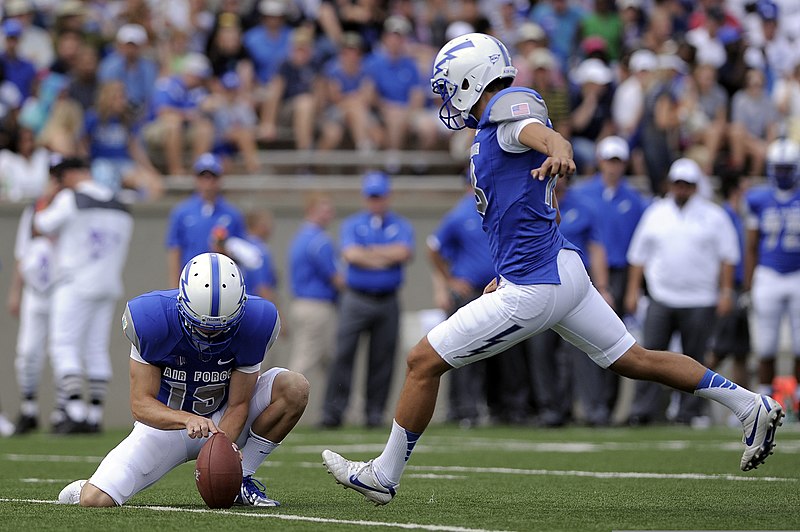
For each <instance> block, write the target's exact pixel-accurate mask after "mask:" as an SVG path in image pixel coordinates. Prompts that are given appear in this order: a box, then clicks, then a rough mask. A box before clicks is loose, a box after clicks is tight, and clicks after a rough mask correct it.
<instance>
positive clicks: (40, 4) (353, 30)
mask: <svg viewBox="0 0 800 532" xmlns="http://www.w3.org/2000/svg"><path fill="white" fill-rule="evenodd" d="M2 20H3V23H2V27H1V28H0V49H1V50H2V56H1V59H2V60H1V61H0V66H2V69H0V87H1V88H2V90H0V104H1V105H0V133H2V134H1V135H0V148H2V154H1V155H0V183H2V189H1V190H0V196H2V198H3V199H6V200H11V201H19V200H28V199H32V198H35V197H37V196H38V194H39V193H40V192H41V190H42V189H43V186H44V183H45V181H46V164H45V163H44V161H45V158H44V155H43V152H44V150H49V151H55V152H58V153H61V154H63V155H66V156H71V155H81V156H87V157H89V158H90V159H91V161H92V173H93V175H94V176H95V179H97V180H100V181H103V182H105V183H107V184H110V185H112V186H113V187H114V188H120V187H123V186H124V187H125V188H131V189H133V190H135V191H137V192H138V193H139V194H138V196H139V198H140V199H143V198H157V197H159V196H160V194H161V193H162V189H163V183H162V179H161V176H162V175H163V174H186V173H187V172H186V169H187V168H188V166H187V164H185V163H187V162H190V161H193V160H194V158H196V157H197V156H198V155H200V154H201V153H204V152H207V151H213V152H215V153H216V154H217V155H219V156H221V157H223V160H224V161H225V163H226V170H231V169H236V171H237V173H256V172H259V170H260V163H259V158H258V157H257V150H258V149H259V147H266V148H269V146H270V145H271V144H273V145H274V143H275V142H276V141H280V140H284V141H286V142H291V144H292V145H293V146H294V147H295V148H296V149H298V150H314V149H316V150H330V149H336V148H339V147H343V146H345V147H352V148H355V149H359V150H374V149H390V150H397V149H403V148H410V147H411V148H413V147H417V148H422V149H431V148H437V147H438V148H441V147H443V146H445V145H446V143H447V142H448V141H451V140H453V139H452V138H451V137H452V135H451V134H450V133H449V132H448V131H447V130H446V129H445V128H444V127H443V126H442V125H441V124H439V122H438V120H437V118H436V110H437V109H438V103H437V102H436V101H434V95H433V94H432V93H431V92H430V90H428V87H427V84H428V78H429V74H430V70H431V68H430V67H431V61H432V59H433V54H434V52H435V51H436V50H437V49H438V48H439V47H440V46H441V45H442V44H444V43H445V42H446V41H447V40H449V39H450V38H453V37H455V36H458V35H461V34H464V33H468V32H470V31H479V32H487V33H491V34H493V35H495V36H496V37H498V38H499V39H500V40H501V41H503V42H504V43H506V44H507V46H508V48H509V50H510V52H511V54H512V56H513V63H514V65H515V66H516V67H517V68H518V70H519V76H518V77H517V79H516V81H515V83H516V84H517V85H523V86H528V87H533V88H535V89H537V90H538V91H539V92H540V93H541V94H542V95H543V96H544V97H545V100H546V101H547V102H548V107H549V110H550V115H551V118H552V121H553V124H554V127H555V128H556V130H558V131H559V132H560V133H562V134H563V135H564V136H565V137H566V138H568V139H570V140H571V141H572V143H573V146H574V148H575V154H576V161H577V163H578V166H579V173H581V174H586V175H588V174H591V173H592V172H593V171H594V170H595V166H594V148H595V145H596V143H597V141H598V140H600V139H602V138H603V137H606V136H608V135H612V134H616V135H619V136H621V137H623V138H624V139H625V140H626V141H627V142H628V143H629V146H630V147H631V149H632V150H633V156H632V157H631V161H630V167H629V170H630V172H631V173H633V174H637V175H646V176H648V177H649V179H650V181H651V183H652V187H653V192H655V193H657V194H660V193H662V192H663V191H664V188H663V184H664V177H665V176H666V171H667V168H668V166H669V163H670V162H672V161H673V160H675V159H677V158H678V157H679V156H681V155H687V156H688V157H690V158H692V159H694V160H696V161H697V162H698V163H699V164H700V165H701V167H702V169H703V170H704V172H705V173H707V174H718V175H721V174H724V173H725V172H728V171H735V172H746V173H750V174H757V175H761V174H763V172H764V153H765V149H766V145H767V143H768V142H769V141H771V140H773V139H774V138H775V137H776V136H777V135H779V134H783V135H788V136H790V137H792V138H794V139H795V140H797V139H798V138H800V126H798V124H800V120H799V119H798V117H800V54H798V53H797V52H796V50H795V47H794V46H793V43H794V42H795V41H796V40H797V39H798V38H800V30H797V29H796V28H798V27H800V26H798V24H795V23H793V21H797V20H800V6H798V5H797V4H796V3H795V2H790V1H781V0H757V1H751V0H735V1H727V2H723V1H722V0H701V1H697V2H694V1H688V0H618V1H616V2H614V1H612V0H580V1H579V0H539V1H538V2H528V1H527V0H452V1H445V0H437V1H432V2H421V1H412V0H394V1H381V2H377V1H366V0H325V1H322V2H304V1H300V0H258V1H254V0H238V1H237V0H219V1H212V0H206V1H203V0H181V1H175V2H154V1H147V0H119V1H110V0H107V1H92V2H89V1H79V0H70V1H60V2H55V1H49V0H8V1H6V2H4V3H3V5H2ZM154 163H155V164H154ZM234 163H235V164H234ZM389 166H390V167H389V168H387V170H388V171H390V172H392V171H393V170H395V168H393V166H394V165H392V164H389ZM31 174H32V175H31Z"/></svg>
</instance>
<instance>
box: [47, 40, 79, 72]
mask: <svg viewBox="0 0 800 532" xmlns="http://www.w3.org/2000/svg"><path fill="white" fill-rule="evenodd" d="M55 43H56V44H55V47H56V58H55V61H53V64H52V65H50V68H49V69H48V70H49V71H50V72H58V73H59V74H65V75H69V74H70V73H71V72H72V70H73V69H74V68H75V65H76V64H77V60H78V52H79V50H80V48H81V45H83V44H84V43H85V41H84V38H83V34H82V33H81V32H79V31H75V30H64V31H62V32H60V33H59V34H58V35H57V36H56V39H55Z"/></svg>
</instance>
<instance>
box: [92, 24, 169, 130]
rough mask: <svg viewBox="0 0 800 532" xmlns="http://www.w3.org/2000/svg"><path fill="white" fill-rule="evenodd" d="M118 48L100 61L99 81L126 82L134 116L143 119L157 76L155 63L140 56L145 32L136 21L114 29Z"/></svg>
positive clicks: (126, 90)
mask: <svg viewBox="0 0 800 532" xmlns="http://www.w3.org/2000/svg"><path fill="white" fill-rule="evenodd" d="M116 40H117V47H116V49H115V50H114V51H113V52H111V53H110V54H108V55H107V56H106V57H104V58H103V60H102V61H100V64H99V65H98V67H97V77H98V78H99V80H100V82H101V83H106V82H108V81H115V80H116V81H121V82H123V83H124V84H125V93H126V95H127V98H128V105H129V106H130V108H131V110H132V111H133V112H134V114H135V116H136V118H137V119H143V118H144V117H145V116H144V115H145V113H146V112H147V106H148V105H149V104H150V100H151V98H152V95H153V86H154V85H155V83H156V79H157V78H158V65H157V64H156V62H155V61H153V60H152V59H150V58H148V57H144V56H143V55H142V51H143V48H144V47H146V46H147V41H148V38H147V31H146V30H145V29H144V28H143V27H142V26H140V25H139V24H124V25H123V26H121V27H120V29H119V30H118V31H117V39H116Z"/></svg>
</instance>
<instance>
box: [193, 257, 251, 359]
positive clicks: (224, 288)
mask: <svg viewBox="0 0 800 532" xmlns="http://www.w3.org/2000/svg"><path fill="white" fill-rule="evenodd" d="M246 300H247V296H246V295H245V287H244V277H243V276H242V272H241V271H240V270H239V267H238V266H237V265H236V263H235V262H233V260H232V259H230V258H229V257H226V256H225V255H223V254H221V253H203V254H201V255H197V256H196V257H194V258H193V259H191V260H190V261H189V262H187V263H186V266H184V267H183V271H182V272H181V279H180V287H179V288H178V313H179V314H180V315H181V318H182V322H181V324H182V325H183V329H184V331H185V332H186V333H187V334H188V337H189V339H190V340H191V342H192V343H193V344H194V345H195V347H197V348H198V350H199V351H200V352H201V354H206V355H210V354H218V353H221V352H222V351H223V350H224V349H225V348H227V346H228V345H229V344H230V342H231V340H232V339H233V333H235V332H236V329H238V326H239V322H240V321H241V320H242V317H244V304H245V301H246Z"/></svg>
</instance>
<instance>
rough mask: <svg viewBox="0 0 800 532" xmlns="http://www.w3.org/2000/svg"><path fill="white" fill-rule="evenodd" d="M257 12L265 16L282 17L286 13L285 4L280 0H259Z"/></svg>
mask: <svg viewBox="0 0 800 532" xmlns="http://www.w3.org/2000/svg"><path fill="white" fill-rule="evenodd" d="M258 12H259V13H261V14H262V15H263V16H265V17H282V16H283V15H285V14H286V4H285V3H283V2H282V1H281V0H261V1H260V2H259V3H258Z"/></svg>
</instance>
